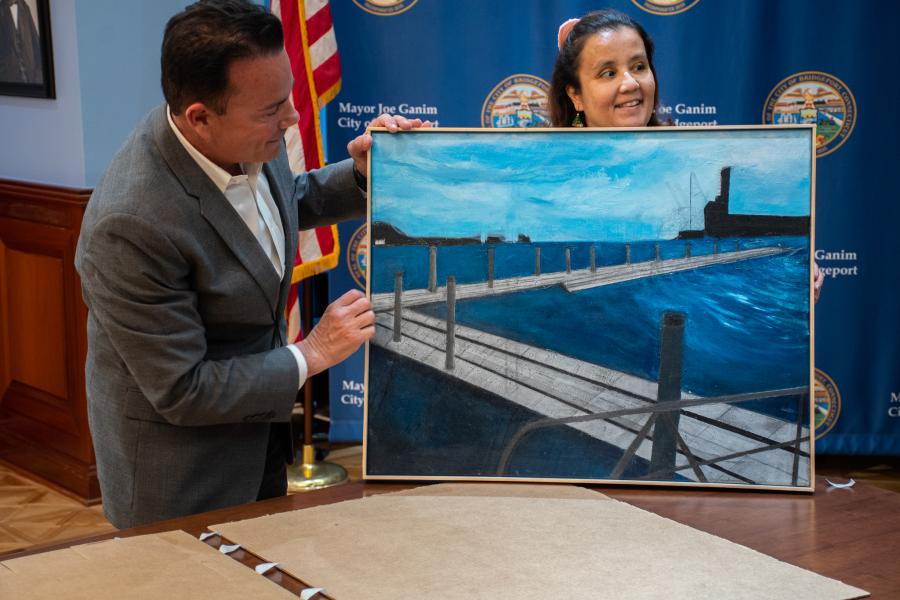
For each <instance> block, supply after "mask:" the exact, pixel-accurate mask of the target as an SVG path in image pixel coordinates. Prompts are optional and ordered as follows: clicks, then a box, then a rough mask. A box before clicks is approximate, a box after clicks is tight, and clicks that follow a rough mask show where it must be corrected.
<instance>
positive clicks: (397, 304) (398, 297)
mask: <svg viewBox="0 0 900 600" xmlns="http://www.w3.org/2000/svg"><path fill="white" fill-rule="evenodd" d="M402 300H403V271H398V272H396V273H394V337H393V340H394V341H395V342H399V341H400V323H401V320H402V318H403V315H401V314H400V311H401V310H403V303H402Z"/></svg>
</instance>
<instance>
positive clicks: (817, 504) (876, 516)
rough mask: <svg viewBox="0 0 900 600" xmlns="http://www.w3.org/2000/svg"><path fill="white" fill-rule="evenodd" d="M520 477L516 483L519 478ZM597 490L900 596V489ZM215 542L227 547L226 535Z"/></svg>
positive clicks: (318, 501)
mask: <svg viewBox="0 0 900 600" xmlns="http://www.w3.org/2000/svg"><path fill="white" fill-rule="evenodd" d="M511 485H514V484H511ZM416 486H417V484H414V483H412V484H411V483H405V484H401V483H396V484H392V483H362V482H356V483H348V484H344V485H340V486H336V487H333V488H329V489H325V490H318V491H314V492H307V493H305V494H295V495H293V496H287V497H284V498H274V499H272V500H266V501H264V502H256V503H253V504H246V505H243V506H237V507H233V508H226V509H221V510H216V511H211V512H208V513H203V514H201V515H195V516H191V517H185V518H181V519H175V520H172V521H163V522H160V523H156V524H153V525H146V526H143V527H135V528H133V529H126V530H121V531H117V532H114V533H107V534H103V535H96V536H90V537H86V538H82V539H78V540H69V541H68V542H65V543H63V544H54V545H48V546H43V547H38V548H32V549H30V550H28V551H25V552H19V553H15V554H10V555H7V556H2V557H0V559H2V560H5V559H9V558H14V557H16V556H23V555H25V554H34V553H37V552H44V551H48V550H53V549H58V548H64V547H68V546H73V545H75V544H81V543H85V542H90V541H98V540H102V539H108V538H111V537H115V536H119V537H124V536H132V535H142V534H146V533H156V532H160V531H169V530H173V529H182V530H184V531H186V532H188V533H190V534H193V535H195V536H196V535H199V534H200V533H201V532H203V531H206V526H207V525H209V524H212V523H225V522H229V521H237V520H242V519H249V518H253V517H258V516H263V515H267V514H272V513H277V512H284V511H289V510H297V509H303V508H309V507H311V506H319V505H323V504H331V503H334V502H341V501H344V500H355V499H358V498H363V497H365V496H370V495H373V494H381V493H386V492H395V491H400V490H402V489H408V488H411V487H416ZM592 489H595V490H597V491H598V492H602V493H604V494H607V495H608V496H610V497H612V498H615V499H616V500H620V501H623V502H627V503H629V504H631V505H633V506H637V507H639V508H643V509H645V510H648V511H651V512H654V513H656V514H658V515H661V516H663V517H667V518H670V519H673V520H674V521H678V522H680V523H683V524H685V525H689V526H691V527H694V528H696V529H700V530H702V531H706V532H708V533H711V534H713V535H717V536H720V537H723V538H725V539H728V540H731V541H732V542H736V543H738V544H742V545H744V546H747V547H749V548H753V549H754V550H758V551H759V552H762V553H764V554H768V555H769V556H773V557H775V558H778V559H780V560H783V561H786V562H788V563H791V564H793V565H796V566H798V567H803V568H805V569H809V570H811V571H815V572H817V573H820V574H822V575H825V576H827V577H833V578H835V579H839V580H841V581H843V582H845V583H848V584H850V585H854V586H857V587H860V588H863V589H865V590H868V591H869V592H871V594H872V597H873V598H884V599H889V598H900V494H897V493H895V492H889V491H886V490H882V489H879V488H876V487H873V486H869V485H865V484H857V485H856V486H855V487H853V488H850V489H836V488H830V487H829V486H828V485H827V483H826V482H825V479H824V478H822V477H819V478H817V481H816V491H815V493H814V494H800V493H773V492H754V491H744V490H740V491H723V490H706V491H700V490H696V491H694V490H685V489H684V488H678V489H665V488H656V487H654V488H633V487H609V486H592ZM207 543H210V544H211V545H214V546H218V545H219V544H220V543H221V539H219V538H218V537H217V536H216V537H214V538H212V539H210V540H208V541H207ZM231 556H232V557H233V558H235V559H237V560H239V561H241V562H243V563H245V564H247V565H249V566H255V565H257V564H259V563H260V562H262V561H261V560H260V559H259V557H256V556H253V555H252V554H250V553H247V552H244V551H243V550H239V551H238V552H237V553H235V554H233V555H231ZM268 577H269V578H270V579H272V580H273V581H276V582H277V583H280V584H281V585H283V586H284V587H286V588H288V589H289V590H291V591H293V592H295V593H298V592H299V590H301V589H303V588H304V587H307V586H305V585H304V584H303V583H302V582H300V581H298V580H296V579H294V578H292V577H291V576H290V575H287V574H285V573H282V572H274V573H270V574H269V575H268Z"/></svg>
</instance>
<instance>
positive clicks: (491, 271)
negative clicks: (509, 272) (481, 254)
mask: <svg viewBox="0 0 900 600" xmlns="http://www.w3.org/2000/svg"><path fill="white" fill-rule="evenodd" d="M488 287H489V288H492V287H494V249H493V248H488Z"/></svg>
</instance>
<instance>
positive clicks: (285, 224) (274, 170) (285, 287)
mask: <svg viewBox="0 0 900 600" xmlns="http://www.w3.org/2000/svg"><path fill="white" fill-rule="evenodd" d="M279 158H281V157H280V156H279V157H278V158H276V159H275V161H273V162H272V163H266V164H264V165H263V172H264V173H265V175H266V179H267V180H268V182H269V189H270V190H271V191H272V199H273V200H275V205H276V206H277V207H278V213H279V215H280V217H281V229H282V231H284V278H283V279H282V281H281V288H280V290H279V292H280V293H279V294H278V307H277V309H276V310H277V311H278V312H279V314H281V313H284V309H285V305H286V304H287V296H288V291H289V290H290V287H291V276H292V275H293V271H294V257H295V256H296V254H297V221H296V218H295V217H294V218H292V216H293V215H294V214H296V210H292V208H291V204H290V202H288V199H287V191H286V190H283V189H282V188H281V185H280V183H281V181H282V178H280V177H279V176H278V171H279V168H278V167H279V165H277V164H276V163H277V162H278V159H279Z"/></svg>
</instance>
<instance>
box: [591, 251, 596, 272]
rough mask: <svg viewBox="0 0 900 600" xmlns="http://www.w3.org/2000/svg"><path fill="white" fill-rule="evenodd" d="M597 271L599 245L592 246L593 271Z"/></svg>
mask: <svg viewBox="0 0 900 600" xmlns="http://www.w3.org/2000/svg"><path fill="white" fill-rule="evenodd" d="M596 272H597V246H591V273H596Z"/></svg>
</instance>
